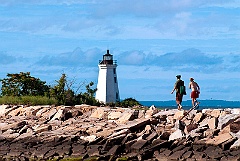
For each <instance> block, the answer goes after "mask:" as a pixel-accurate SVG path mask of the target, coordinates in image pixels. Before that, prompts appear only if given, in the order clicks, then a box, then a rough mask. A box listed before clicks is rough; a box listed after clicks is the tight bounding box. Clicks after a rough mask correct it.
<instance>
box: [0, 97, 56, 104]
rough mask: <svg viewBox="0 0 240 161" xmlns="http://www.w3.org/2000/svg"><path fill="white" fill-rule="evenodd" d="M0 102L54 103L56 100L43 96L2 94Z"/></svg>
mask: <svg viewBox="0 0 240 161" xmlns="http://www.w3.org/2000/svg"><path fill="white" fill-rule="evenodd" d="M0 104H13V105H31V106H35V105H54V104H57V100H56V99H54V98H48V97H45V96H22V97H17V96H3V97H0Z"/></svg>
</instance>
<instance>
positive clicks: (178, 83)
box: [175, 79, 184, 93]
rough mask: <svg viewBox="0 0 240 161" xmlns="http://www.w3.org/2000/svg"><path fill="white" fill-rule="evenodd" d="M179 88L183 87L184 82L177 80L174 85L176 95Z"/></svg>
mask: <svg viewBox="0 0 240 161" xmlns="http://www.w3.org/2000/svg"><path fill="white" fill-rule="evenodd" d="M180 86H184V81H182V80H181V79H178V80H177V81H176V83H175V89H176V93H179V91H180Z"/></svg>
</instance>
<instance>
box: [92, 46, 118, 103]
mask: <svg viewBox="0 0 240 161" xmlns="http://www.w3.org/2000/svg"><path fill="white" fill-rule="evenodd" d="M98 67H99V74H98V84H97V92H96V99H97V100H98V101H100V102H103V103H116V102H119V101H120V97H119V90H118V81H117V72H116V68H117V63H116V60H113V56H112V55H111V54H110V53H109V50H107V53H106V54H105V55H103V60H100V61H99V64H98Z"/></svg>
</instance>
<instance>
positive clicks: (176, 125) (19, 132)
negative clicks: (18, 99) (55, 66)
mask: <svg viewBox="0 0 240 161" xmlns="http://www.w3.org/2000/svg"><path fill="white" fill-rule="evenodd" d="M186 112H187V111H184V110H182V111H178V110H175V109H172V110H167V109H165V110H159V109H156V108H155V107H154V106H151V107H150V108H149V109H140V108H139V107H137V108H117V107H116V108H110V107H95V106H88V105H76V106H71V107H70V106H57V107H55V106H14V105H1V106H0V118H1V119H0V161H1V160H18V161H34V160H36V161H37V160H59V161H60V160H61V161H65V160H66V161H67V160H68V161H71V160H74V161H77V160H79V161H81V160H89V161H90V160H92V161H94V160H104V161H106V160H109V161H110V160H111V161H113V160H118V161H121V160H128V161H130V160H132V161H140V160H156V161H164V160H166V161H169V160H184V161H195V160H219V161H226V160H229V161H239V160H240V109H203V110H193V111H191V112H190V113H189V115H187V116H186V117H185V118H184V119H182V120H180V118H181V117H182V116H183V115H184V113H186Z"/></svg>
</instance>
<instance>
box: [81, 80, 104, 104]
mask: <svg viewBox="0 0 240 161" xmlns="http://www.w3.org/2000/svg"><path fill="white" fill-rule="evenodd" d="M93 85H94V83H93V82H90V83H89V84H87V85H86V86H85V87H86V92H84V93H80V94H78V95H77V96H76V103H77V104H88V105H95V106H99V105H100V103H99V102H98V101H97V100H96V99H95V97H94V94H95V93H96V91H97V88H93Z"/></svg>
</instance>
